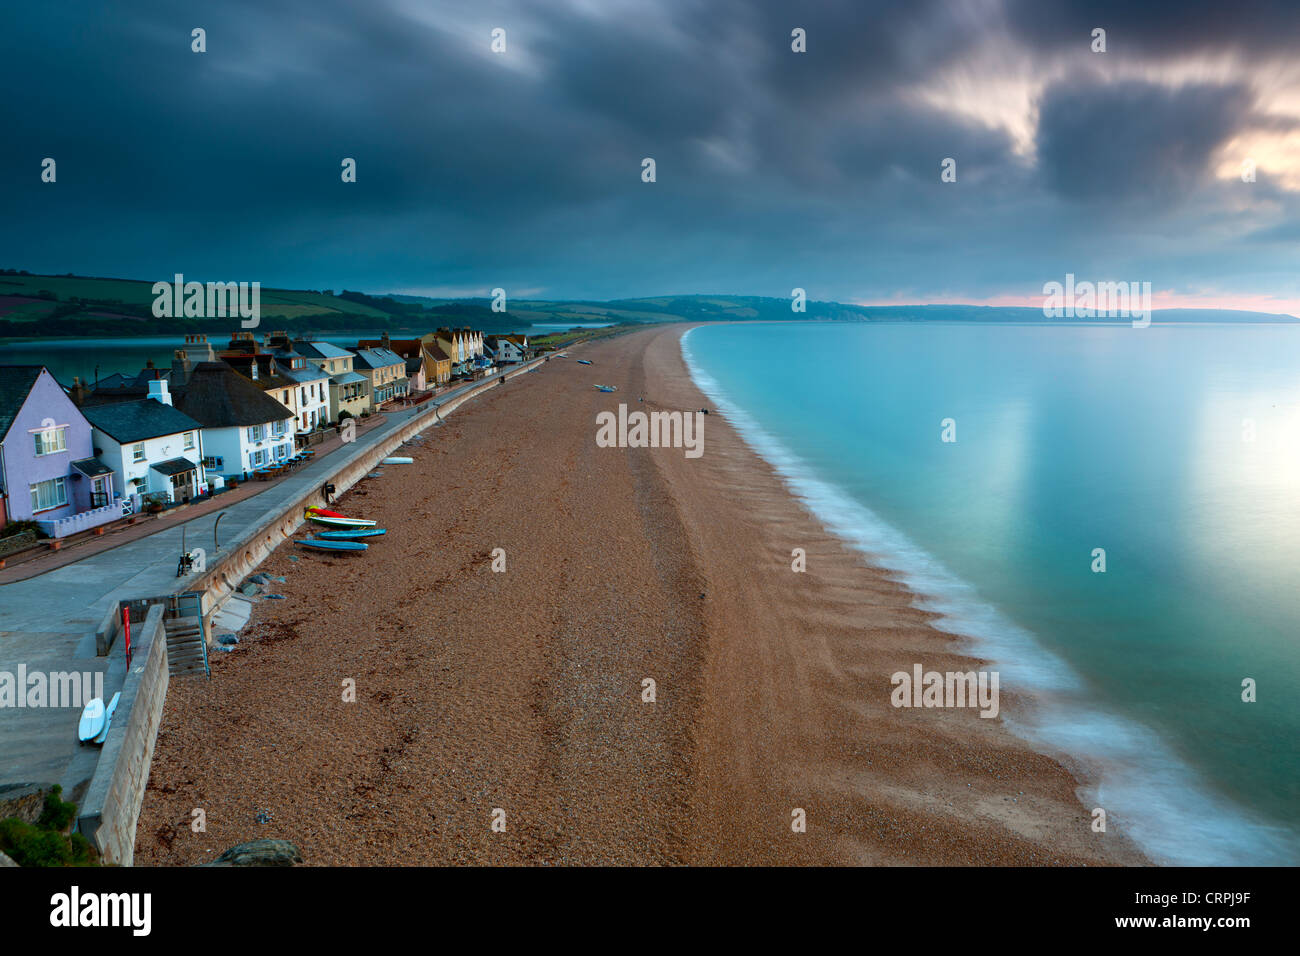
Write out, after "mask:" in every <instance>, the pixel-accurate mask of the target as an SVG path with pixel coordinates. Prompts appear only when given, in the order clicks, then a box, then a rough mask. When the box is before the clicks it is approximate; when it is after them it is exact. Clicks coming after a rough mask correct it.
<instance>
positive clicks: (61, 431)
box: [32, 425, 68, 458]
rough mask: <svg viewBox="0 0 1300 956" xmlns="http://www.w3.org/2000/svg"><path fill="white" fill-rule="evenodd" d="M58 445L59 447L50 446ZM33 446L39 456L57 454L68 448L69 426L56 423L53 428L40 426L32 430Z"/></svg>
mask: <svg viewBox="0 0 1300 956" xmlns="http://www.w3.org/2000/svg"><path fill="white" fill-rule="evenodd" d="M51 445H56V446H57V447H53V448H52V447H50V446H51ZM32 447H33V449H34V450H35V452H36V457H37V458H44V457H45V456H46V455H57V454H58V453H59V452H63V451H67V450H68V426H67V425H55V426H54V427H53V428H38V429H36V430H35V431H33V432H32Z"/></svg>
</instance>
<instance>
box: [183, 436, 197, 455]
mask: <svg viewBox="0 0 1300 956" xmlns="http://www.w3.org/2000/svg"><path fill="white" fill-rule="evenodd" d="M182 438H183V439H184V445H185V450H186V451H192V450H193V449H194V432H186V433H185V434H184V435H183V436H182Z"/></svg>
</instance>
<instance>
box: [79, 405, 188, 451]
mask: <svg viewBox="0 0 1300 956" xmlns="http://www.w3.org/2000/svg"><path fill="white" fill-rule="evenodd" d="M81 414H83V415H85V416H86V420H87V421H89V422H90V424H92V425H94V426H95V427H96V428H98V429H99V430H100V431H101V432H103V433H104V434H105V435H107V436H108V437H109V438H111V439H113V440H114V441H115V442H117V443H118V444H119V445H125V444H127V443H128V442H138V441H144V440H145V439H146V438H158V437H159V436H161V435H179V434H180V433H181V432H191V431H197V430H198V429H199V428H200V427H202V426H200V425H199V423H198V422H196V421H195V420H194V419H192V418H190V416H188V415H186V414H185V413H184V412H182V411H180V410H179V409H176V408H173V407H172V406H170V405H164V404H163V403H162V402H158V401H154V400H153V399H152V398H146V399H144V400H142V401H138V402H116V403H114V404H111V405H88V406H86V407H85V408H83V409H82V410H81Z"/></svg>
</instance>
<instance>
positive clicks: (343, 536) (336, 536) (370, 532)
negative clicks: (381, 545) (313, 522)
mask: <svg viewBox="0 0 1300 956" xmlns="http://www.w3.org/2000/svg"><path fill="white" fill-rule="evenodd" d="M381 534H388V529H387V528H352V529H350V530H347V531H317V532H316V537H318V538H323V539H324V540H326V541H350V540H352V539H353V538H377V537H379V536H380V535H381Z"/></svg>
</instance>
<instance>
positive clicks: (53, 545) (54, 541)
mask: <svg viewBox="0 0 1300 956" xmlns="http://www.w3.org/2000/svg"><path fill="white" fill-rule="evenodd" d="M61 547H63V542H62V541H61V540H60V539H59V538H51V539H50V550H51V551H58V550H59V548H61Z"/></svg>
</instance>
